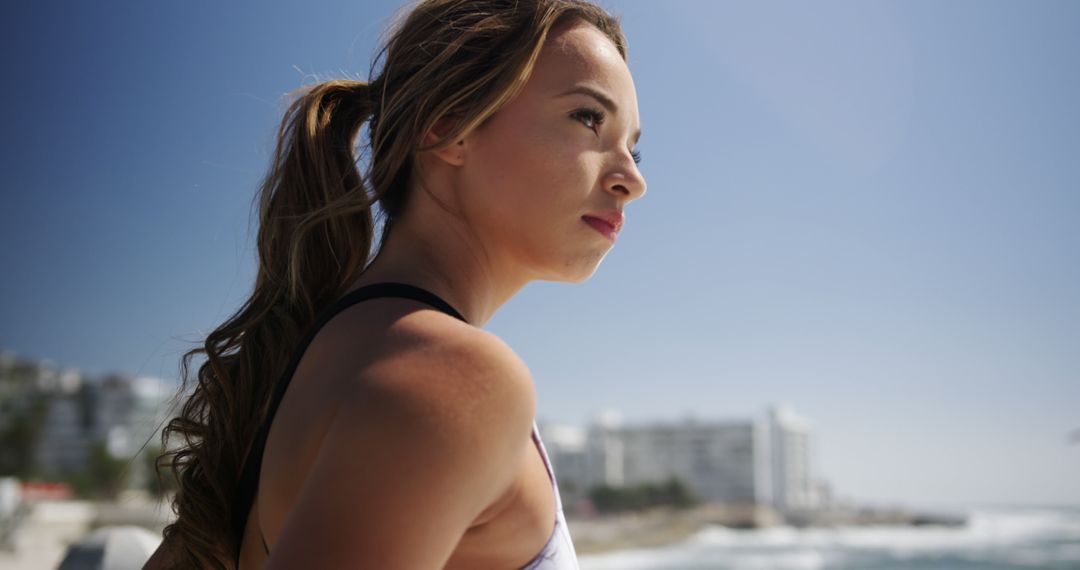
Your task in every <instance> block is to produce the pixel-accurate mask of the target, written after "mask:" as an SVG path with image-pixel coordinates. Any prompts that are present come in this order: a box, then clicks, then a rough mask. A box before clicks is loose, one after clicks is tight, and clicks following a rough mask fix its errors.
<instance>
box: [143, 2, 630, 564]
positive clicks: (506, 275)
mask: <svg viewBox="0 0 1080 570" xmlns="http://www.w3.org/2000/svg"><path fill="white" fill-rule="evenodd" d="M381 56H383V57H384V59H385V61H384V62H383V65H382V69H381V72H380V73H379V74H377V76H376V74H375V73H374V69H373V73H372V76H373V77H374V79H373V80H372V81H371V82H370V83H363V82H357V81H328V82H325V83H322V84H319V85H316V86H314V87H311V88H309V89H308V90H307V91H306V94H304V95H303V96H302V97H301V98H299V99H298V100H296V101H295V102H294V103H293V104H292V105H291V107H290V108H289V110H288V112H287V113H286V117H285V120H284V121H283V123H282V128H281V130H280V133H279V138H278V147H277V151H276V152H275V157H274V163H273V165H272V168H271V170H270V173H269V174H268V176H267V178H266V180H265V181H264V183H263V187H262V189H261V208H260V228H259V234H258V251H259V269H258V276H257V281H256V283H255V287H254V291H253V293H252V295H251V298H250V299H248V301H247V302H246V303H245V304H244V306H243V307H242V308H241V309H240V310H239V311H238V312H237V313H236V314H235V315H234V316H233V317H232V318H230V319H229V320H228V321H227V322H226V323H224V324H223V325H222V326H221V327H219V328H218V329H217V330H215V331H214V332H213V333H211V334H210V335H209V336H208V338H207V340H206V343H205V346H204V347H203V348H200V349H196V350H193V351H191V352H189V353H188V354H186V355H185V358H184V361H183V367H182V372H183V375H184V376H186V370H187V367H188V364H189V361H190V359H191V357H192V356H194V355H195V354H205V355H206V357H207V361H206V363H205V364H203V365H202V366H201V367H200V368H199V372H198V382H197V385H196V388H195V391H194V393H193V395H192V396H191V397H190V399H189V400H188V401H187V402H186V403H185V406H184V408H183V409H182V413H181V415H180V416H179V418H177V419H175V420H173V421H172V422H171V423H170V424H169V425H168V426H167V427H166V428H165V430H164V432H163V434H162V437H163V440H165V439H167V438H168V437H169V436H173V437H175V436H180V437H181V439H182V444H183V445H182V446H180V447H179V448H176V449H174V450H173V451H171V452H169V453H167V454H165V455H164V456H162V458H160V459H162V464H164V465H167V466H168V467H170V468H172V469H174V470H175V472H176V473H177V474H178V479H179V482H180V489H179V492H178V494H177V497H176V499H175V503H174V510H175V511H176V512H177V514H178V518H177V520H176V522H175V523H174V524H172V525H170V526H169V527H167V528H166V529H165V533H164V534H165V540H164V542H163V546H162V547H161V548H160V549H159V552H158V553H157V554H155V556H154V558H153V559H152V560H151V563H150V566H151V567H169V566H172V565H176V566H180V567H232V566H238V567H240V568H244V569H248V568H260V567H263V566H267V567H269V568H379V569H398V568H400V569H422V568H432V569H434V568H468V569H476V568H523V567H528V568H558V569H563V568H577V562H576V558H575V554H574V549H573V544H572V542H571V540H570V535H569V532H568V531H567V529H566V523H565V519H564V518H563V512H562V505H561V500H560V498H559V494H558V487H557V485H556V484H555V478H554V474H553V473H552V472H551V470H550V463H549V462H548V460H547V455H546V452H545V450H544V447H543V444H542V442H541V440H540V438H539V433H538V432H537V430H536V423H535V420H534V418H535V412H536V398H535V389H534V386H533V381H532V378H531V377H530V375H529V371H528V369H527V368H526V366H525V365H524V364H523V363H522V362H521V360H519V359H518V357H517V356H516V355H515V354H514V352H513V351H512V350H511V349H510V348H509V347H508V346H507V345H506V344H504V343H503V342H501V341H500V340H499V339H498V338H496V337H495V336H494V335H492V334H490V333H488V332H485V331H483V330H482V329H481V327H482V326H483V325H484V323H486V322H487V320H488V319H489V318H490V317H491V316H492V314H493V313H494V312H495V311H496V310H497V309H498V308H499V307H500V306H501V305H502V304H503V303H505V302H506V301H507V300H509V299H510V298H511V297H512V296H513V295H514V294H515V293H516V292H517V291H519V290H520V289H521V288H522V287H523V286H524V285H525V284H526V283H528V282H530V281H533V280H538V279H540V280H552V281H566V282H580V281H583V280H585V279H587V278H588V277H589V276H590V275H591V274H592V273H593V272H594V271H595V270H596V268H597V266H598V265H599V264H600V262H601V260H602V259H603V258H604V256H605V255H606V254H607V252H608V251H609V250H610V249H611V247H612V245H613V243H614V241H615V236H616V234H617V232H618V231H619V229H620V227H621V225H622V220H623V210H624V209H625V208H626V206H627V204H628V203H630V202H631V201H633V200H635V199H637V198H639V197H641V196H642V195H643V194H644V193H645V181H644V179H643V178H642V176H641V173H640V172H639V171H638V168H637V162H638V159H639V157H638V155H637V153H636V151H634V150H633V147H634V144H635V143H636V141H637V138H638V136H639V132H640V131H639V119H638V109H637V99H636V95H635V90H634V85H633V81H632V79H631V76H630V72H629V69H628V68H627V65H626V48H625V41H624V39H623V36H622V32H621V31H620V28H619V26H618V23H617V21H616V20H614V19H613V18H612V17H611V16H609V15H608V14H606V13H605V12H604V11H602V10H601V9H599V8H597V7H595V6H593V5H590V4H587V3H583V2H579V1H577V0H531V1H524V0H518V1H510V0H503V1H495V0H489V1H485V0H435V1H426V2H422V3H420V4H419V5H417V6H416V7H415V8H414V9H413V10H412V11H411V12H410V13H409V14H408V16H407V17H406V18H405V19H404V21H403V22H402V23H401V24H400V25H399V26H398V27H397V29H396V30H395V32H394V33H393V35H392V36H391V37H390V39H389V41H388V43H387V45H386V47H385V48H384V49H383V50H382V52H381ZM366 121H369V122H370V123H369V125H368V129H367V134H368V135H369V144H368V145H367V146H366V149H367V152H366V153H364V154H365V155H366V156H367V158H368V160H367V163H368V165H367V171H366V174H365V176H363V177H361V175H360V173H359V171H358V170H357V168H356V158H355V156H354V154H353V152H352V149H353V145H354V142H355V141H356V139H357V137H358V136H359V133H360V130H361V126H362V125H363V124H364V123H365V122H366ZM376 202H377V203H378V205H379V206H380V207H381V210H382V211H383V213H384V230H383V233H382V239H381V245H380V247H379V249H378V253H377V255H376V256H375V258H374V259H373V260H372V261H371V262H370V263H368V258H369V254H370V252H369V250H370V248H371V245H372V244H371V242H372V238H373V234H374V223H373V216H372V206H373V205H374V203H376ZM275 381H276V382H275ZM286 387H287V388H288V390H287V391H286ZM553 525H554V529H553Z"/></svg>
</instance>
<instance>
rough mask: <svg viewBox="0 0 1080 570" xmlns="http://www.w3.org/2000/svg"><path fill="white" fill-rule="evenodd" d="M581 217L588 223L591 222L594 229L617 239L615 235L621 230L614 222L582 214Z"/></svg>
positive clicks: (590, 224)
mask: <svg viewBox="0 0 1080 570" xmlns="http://www.w3.org/2000/svg"><path fill="white" fill-rule="evenodd" d="M581 219H582V220H584V221H585V223H586V224H589V226H590V227H592V229H594V230H596V231H598V232H600V233H601V234H603V235H604V237H606V238H608V239H610V240H611V241H615V236H616V235H618V233H619V231H618V229H616V227H615V226H614V225H613V224H610V223H608V222H605V221H604V220H601V219H600V218H594V217H592V216H582V217H581Z"/></svg>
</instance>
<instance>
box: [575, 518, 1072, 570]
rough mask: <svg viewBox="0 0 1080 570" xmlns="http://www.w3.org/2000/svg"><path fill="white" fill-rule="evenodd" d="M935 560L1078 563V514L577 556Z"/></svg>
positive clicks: (700, 560) (639, 566) (665, 560)
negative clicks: (941, 558)
mask: <svg viewBox="0 0 1080 570" xmlns="http://www.w3.org/2000/svg"><path fill="white" fill-rule="evenodd" d="M940 556H949V557H954V558H956V559H962V560H969V561H973V562H999V563H1006V564H1015V565H1018V566H1025V567H1029V568H1030V567H1036V568H1037V567H1040V566H1045V565H1049V564H1061V563H1070V562H1076V563H1078V567H1080V511H1075V510H1073V511H1070V510H1055V509H985V510H976V511H972V512H970V513H968V522H967V524H965V525H963V526H958V527H944V526H923V527H911V526H874V527H837V528H812V529H796V528H792V527H776V528H770V529H760V530H733V529H728V528H723V527H715V526H714V527H708V528H705V529H703V530H702V531H700V532H699V533H697V534H695V535H694V536H693V537H691V538H689V539H688V540H686V541H685V542H683V543H681V544H677V545H672V546H669V547H666V548H658V549H639V550H628V551H622V552H618V553H611V554H605V555H594V556H581V567H582V570H608V569H626V570H659V569H676V568H677V569H680V570H699V569H700V570H705V569H711V570H718V569H726V568H738V569H740V570H742V569H746V570H758V569H762V570H764V569H775V570H820V569H823V568H836V567H843V566H847V567H854V566H857V565H860V563H865V564H867V565H869V563H870V562H872V561H874V560H923V559H932V558H935V557H940Z"/></svg>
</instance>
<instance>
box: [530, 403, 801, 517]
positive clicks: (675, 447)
mask: <svg viewBox="0 0 1080 570" xmlns="http://www.w3.org/2000/svg"><path fill="white" fill-rule="evenodd" d="M541 431H542V437H543V438H544V442H545V445H546V446H547V448H548V452H549V454H550V455H551V458H552V464H553V465H554V466H555V468H556V470H557V471H556V474H557V476H558V479H559V483H560V489H561V491H562V492H563V494H564V496H565V498H566V500H567V502H573V501H575V500H577V499H579V498H582V497H583V496H585V493H586V492H587V490H588V489H589V488H591V487H593V486H595V485H608V486H613V487H624V486H635V485H640V484H644V483H662V482H663V481H665V480H667V479H669V478H672V477H674V478H678V479H680V480H682V481H683V482H684V483H686V484H687V485H688V486H689V487H690V489H691V490H692V491H693V492H694V493H695V494H696V495H698V496H699V497H700V498H702V499H704V500H707V501H715V502H722V503H737V504H760V505H770V506H773V507H776V508H778V509H780V510H782V511H783V510H797V509H806V508H812V507H814V506H816V504H817V497H816V495H815V492H814V491H815V489H817V488H818V486H817V484H816V482H815V481H814V473H813V470H812V463H811V448H810V445H811V434H812V431H811V427H810V424H809V422H807V421H806V420H805V419H803V418H800V417H798V416H797V415H795V414H794V413H793V412H792V411H791V410H790V409H788V408H786V407H774V408H772V409H770V410H769V411H768V413H767V414H766V415H764V416H763V417H760V418H753V419H747V420H724V421H701V420H697V419H688V420H686V421H684V422H682V423H650V424H639V425H623V424H622V422H621V421H619V419H618V417H617V416H615V415H613V414H610V413H608V414H605V415H603V416H601V417H599V418H597V419H596V420H595V421H593V422H592V423H591V424H590V425H589V426H588V428H587V429H586V430H579V429H575V428H572V427H569V426H557V425H550V424H543V425H541Z"/></svg>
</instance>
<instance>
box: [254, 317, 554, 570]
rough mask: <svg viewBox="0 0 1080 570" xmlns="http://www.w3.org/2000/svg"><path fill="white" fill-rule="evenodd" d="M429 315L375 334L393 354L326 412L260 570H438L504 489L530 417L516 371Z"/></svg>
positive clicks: (477, 333) (517, 463)
mask: <svg viewBox="0 0 1080 570" xmlns="http://www.w3.org/2000/svg"><path fill="white" fill-rule="evenodd" d="M437 317H439V315H432V314H427V315H423V314H410V315H407V316H405V317H403V318H402V319H400V320H399V321H397V322H395V323H393V325H392V326H391V327H389V328H388V329H386V331H384V332H386V333H387V334H388V335H390V336H392V337H395V338H394V339H393V345H394V347H393V349H392V350H390V349H387V350H385V351H384V352H383V353H382V354H380V356H379V358H376V359H373V360H372V362H371V363H370V364H369V365H367V366H365V367H363V369H362V370H361V371H360V372H359V375H358V377H357V378H355V379H354V382H353V389H352V390H350V391H349V393H348V394H345V395H343V397H342V399H341V401H340V402H338V403H337V412H336V414H335V419H334V421H333V423H332V425H331V427H330V429H329V431H328V433H327V435H326V437H325V439H324V441H323V444H322V447H321V449H320V451H319V457H318V459H317V461H316V464H315V465H314V467H313V469H312V472H311V475H310V476H309V478H308V480H307V482H306V483H305V487H304V489H303V492H302V494H301V497H300V500H299V501H298V503H297V507H296V508H295V510H294V511H293V512H292V514H291V515H290V516H289V519H288V520H287V521H286V523H285V526H284V529H283V532H282V534H281V536H280V538H279V540H278V542H277V543H276V544H275V554H274V557H273V558H272V559H271V563H272V564H271V566H274V567H278V566H275V563H277V564H280V567H289V566H290V565H291V564H293V563H298V562H299V561H305V562H307V563H312V562H313V561H317V563H316V564H315V565H316V566H323V565H326V566H348V565H357V564H360V565H362V564H370V563H371V562H372V561H375V560H378V562H379V564H378V565H379V567H386V568H389V567H394V568H421V567H424V568H427V567H430V568H435V567H441V565H442V564H444V563H445V561H446V560H447V559H448V557H449V556H450V554H451V552H452V551H453V549H454V546H455V545H456V544H457V542H458V541H459V540H460V538H461V536H462V535H463V534H464V533H465V532H466V530H467V529H468V528H469V527H470V525H471V524H472V523H473V521H475V520H476V519H477V517H479V516H480V515H481V513H483V512H484V511H485V510H486V509H487V508H489V507H490V506H491V505H492V504H494V503H495V502H496V501H497V500H498V499H499V498H500V497H501V496H503V494H504V493H505V492H506V491H507V490H508V489H509V488H510V487H511V485H512V484H513V482H514V480H515V477H516V474H517V473H519V472H520V468H521V465H522V462H523V460H524V458H525V457H526V456H525V453H524V450H526V449H527V446H526V445H525V444H526V443H527V442H528V440H529V434H530V432H531V429H532V422H533V418H534V416H535V409H536V408H535V406H536V399H535V393H534V390H533V385H532V379H531V377H530V375H529V373H528V369H527V368H526V367H525V365H524V364H523V363H522V362H521V360H520V359H519V358H518V357H517V355H515V354H514V352H513V351H512V350H511V349H510V348H509V347H508V346H507V345H506V344H505V343H504V342H502V340H500V339H499V338H498V337H496V336H495V335H493V334H491V333H488V332H485V331H482V330H479V329H476V328H473V327H469V326H467V325H464V324H463V323H460V322H452V321H450V320H447V319H440V318H437ZM361 514H362V516H361ZM326 521H334V524H333V525H329V526H327V525H326V524H325V522H326ZM315 529H318V530H315Z"/></svg>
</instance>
